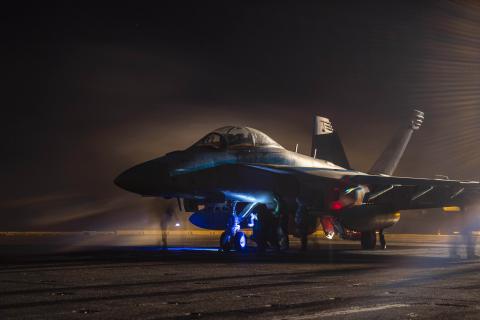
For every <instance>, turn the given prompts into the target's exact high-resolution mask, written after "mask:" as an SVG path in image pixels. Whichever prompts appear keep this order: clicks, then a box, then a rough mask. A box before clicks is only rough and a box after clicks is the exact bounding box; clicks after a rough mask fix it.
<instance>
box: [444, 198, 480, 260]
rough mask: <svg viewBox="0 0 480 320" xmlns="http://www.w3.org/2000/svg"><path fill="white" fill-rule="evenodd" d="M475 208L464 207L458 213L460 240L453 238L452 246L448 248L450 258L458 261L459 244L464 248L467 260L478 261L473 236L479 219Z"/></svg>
mask: <svg viewBox="0 0 480 320" xmlns="http://www.w3.org/2000/svg"><path fill="white" fill-rule="evenodd" d="M475 209H476V208H474V207H473V206H465V207H463V209H462V212H460V215H459V218H460V219H461V223H460V233H461V238H460V239H459V238H457V237H456V238H455V239H454V240H453V244H452V245H451V247H450V257H451V258H456V259H459V258H460V255H459V254H458V252H457V251H458V249H459V247H460V242H462V243H463V245H464V246H465V251H466V253H467V259H478V258H479V256H477V255H476V254H475V247H476V240H475V237H474V236H473V232H474V231H475V230H476V229H478V227H479V221H478V220H479V217H478V215H477V213H476V210H475Z"/></svg>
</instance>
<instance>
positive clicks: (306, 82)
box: [0, 1, 480, 230]
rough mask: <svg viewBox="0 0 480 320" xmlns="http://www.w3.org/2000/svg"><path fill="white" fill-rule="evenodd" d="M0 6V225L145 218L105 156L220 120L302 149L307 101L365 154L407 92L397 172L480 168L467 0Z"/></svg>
mask: <svg viewBox="0 0 480 320" xmlns="http://www.w3.org/2000/svg"><path fill="white" fill-rule="evenodd" d="M0 15H1V21H2V31H1V33H2V39H1V41H0V45H1V51H2V59H1V61H2V62H1V63H2V72H1V78H2V89H3V90H2V94H1V97H0V99H1V105H2V116H1V117H0V119H1V129H0V130H1V136H2V139H1V140H2V143H1V155H2V163H1V167H0V178H1V184H0V185H1V187H0V188H1V189H0V191H1V192H0V197H1V198H0V200H1V203H0V218H1V220H0V221H1V222H0V230H84V229H93V230H105V229H115V228H143V227H149V226H151V223H152V222H151V219H150V218H149V215H148V214H147V213H148V204H147V205H146V202H147V201H146V200H145V199H141V198H140V197H138V196H135V195H133V194H129V193H127V192H125V191H122V190H120V189H118V188H117V187H115V186H114V185H113V183H112V180H113V179H114V177H115V176H116V175H117V174H118V173H119V172H121V171H123V170H124V169H126V168H127V167H129V166H132V165H134V164H136V163H138V162H142V161H145V160H148V159H151V158H154V157H157V156H161V155H163V154H164V153H166V152H168V151H171V150H173V149H181V148H185V147H187V146H189V145H190V144H192V143H193V142H195V141H196V140H197V139H198V138H200V137H201V136H202V135H204V134H206V133H208V132H209V131H211V130H212V129H215V128H217V127H221V126H223V125H227V124H238V125H249V126H252V127H255V128H258V129H260V130H262V131H265V132H266V133H267V134H269V135H271V136H272V137H273V138H274V139H275V140H277V141H278V142H279V143H280V144H282V145H283V146H285V147H286V148H289V149H293V148H294V146H295V144H296V143H299V144H300V151H301V152H304V153H308V152H309V148H310V147H309V146H310V134H311V123H312V116H313V115H314V114H315V113H318V114H320V115H324V116H327V117H330V118H331V119H332V122H333V124H334V127H335V128H336V129H337V130H338V131H339V133H340V135H341V137H342V139H343V142H344V145H345V148H346V150H347V154H348V156H349V158H350V161H351V163H352V164H353V166H354V167H355V168H356V169H359V170H368V169H369V167H370V166H371V165H372V163H373V162H374V160H375V159H376V157H377V156H378V155H379V153H380V152H381V151H382V149H383V147H384V146H385V145H386V143H387V142H388V140H389V138H390V137H391V135H392V134H393V133H394V131H395V130H396V129H397V127H398V126H399V125H401V124H403V123H405V121H406V120H407V119H408V117H409V115H410V112H411V110H412V109H413V108H420V109H421V110H423V111H425V113H426V120H425V122H424V126H423V127H422V129H421V130H420V132H418V134H417V135H416V136H414V138H413V140H412V142H411V144H410V146H409V148H408V150H407V152H406V154H405V157H404V159H403V161H402V162H401V164H400V167H399V168H398V170H397V172H396V174H398V175H409V176H410V175H411V176H421V177H433V176H434V175H435V174H446V175H448V176H450V178H455V179H479V178H480V174H479V170H478V169H479V165H480V148H479V136H480V135H479V134H480V124H479V121H480V104H479V103H480V91H479V90H480V5H479V4H478V2H475V1H472V2H458V1H455V2H448V1H423V2H417V1H397V2H394V1H378V2H377V1H351V2H350V1H291V2H278V1H251V2H249V1H195V2H186V1H171V2H169V1H156V2H138V1H132V2H130V3H128V4H122V3H115V4H113V3H112V4H110V5H107V4H104V5H99V4H95V5H93V3H92V4H85V2H68V3H66V4H64V3H63V2H60V3H57V4H52V3H50V4H46V3H42V4H39V3H35V4H28V3H21V4H20V5H18V6H17V7H15V8H4V10H2V12H1V13H0ZM408 221H409V220H408V218H406V219H405V220H404V222H403V223H404V224H403V226H404V227H405V226H408Z"/></svg>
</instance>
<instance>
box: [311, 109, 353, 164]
mask: <svg viewBox="0 0 480 320" xmlns="http://www.w3.org/2000/svg"><path fill="white" fill-rule="evenodd" d="M313 120H314V122H313V135H312V151H311V156H312V157H315V158H318V159H323V160H327V161H330V162H332V163H334V164H336V165H339V166H341V167H343V168H346V169H350V163H349V162H348V159H347V156H346V155H345V150H344V149H343V145H342V142H341V141H340V137H339V136H338V134H337V132H336V131H334V130H333V126H332V123H331V122H330V120H329V119H327V118H324V117H320V116H315V117H314V119H313Z"/></svg>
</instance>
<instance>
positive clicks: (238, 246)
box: [233, 231, 247, 252]
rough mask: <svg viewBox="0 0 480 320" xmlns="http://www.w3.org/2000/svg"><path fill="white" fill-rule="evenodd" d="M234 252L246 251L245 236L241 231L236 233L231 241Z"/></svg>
mask: <svg viewBox="0 0 480 320" xmlns="http://www.w3.org/2000/svg"><path fill="white" fill-rule="evenodd" d="M233 241H234V246H235V250H236V251H239V252H244V251H246V250H247V236H246V235H245V233H243V232H242V231H238V232H237V233H236V234H235V237H234V239H233Z"/></svg>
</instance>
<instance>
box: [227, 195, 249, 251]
mask: <svg viewBox="0 0 480 320" xmlns="http://www.w3.org/2000/svg"><path fill="white" fill-rule="evenodd" d="M236 205H237V203H236V202H235V203H234V204H233V206H232V214H231V215H230V218H229V220H228V223H227V226H226V228H225V231H224V232H222V235H221V236H220V249H221V250H222V251H224V252H228V251H230V250H232V249H234V250H235V251H239V252H243V251H246V250H247V236H246V235H245V233H244V232H242V231H240V223H241V222H242V221H243V220H245V219H246V218H247V217H249V216H250V214H251V210H252V209H253V208H254V207H255V205H256V203H251V204H248V205H247V206H245V208H244V209H243V210H242V211H241V212H240V213H239V214H237V213H236Z"/></svg>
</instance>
